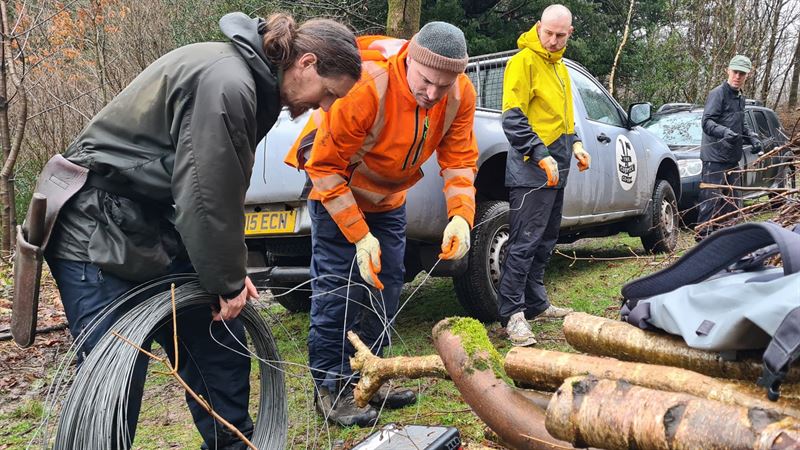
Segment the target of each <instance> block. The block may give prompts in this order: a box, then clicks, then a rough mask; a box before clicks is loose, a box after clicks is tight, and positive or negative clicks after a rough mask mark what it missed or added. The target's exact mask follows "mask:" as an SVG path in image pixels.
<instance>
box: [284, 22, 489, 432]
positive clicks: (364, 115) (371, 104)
mask: <svg viewBox="0 0 800 450" xmlns="http://www.w3.org/2000/svg"><path fill="white" fill-rule="evenodd" d="M358 41H359V47H360V48H361V54H362V58H363V59H364V63H363V69H362V77H361V80H360V82H359V83H357V84H356V86H355V87H354V88H353V89H352V90H351V91H350V93H349V94H348V95H347V96H345V97H343V98H341V99H340V100H339V101H337V102H336V103H335V104H334V106H333V107H332V108H331V109H330V110H329V111H328V112H327V113H322V112H319V111H317V112H315V113H314V114H313V116H312V121H311V122H310V124H309V126H307V127H306V130H304V132H303V133H301V136H300V138H299V139H298V143H297V144H296V147H299V148H301V149H302V147H303V146H304V145H308V144H309V143H310V142H311V139H312V137H313V147H312V149H311V152H310V156H309V157H308V161H307V162H305V170H306V172H307V173H308V176H309V178H310V179H311V182H312V184H313V189H312V191H311V193H310V195H309V200H308V210H309V214H310V216H311V220H312V227H311V233H312V261H311V276H312V285H311V286H312V291H313V296H312V303H311V325H310V329H309V336H308V352H309V365H310V367H311V371H312V375H313V377H314V381H315V384H316V388H317V395H316V406H317V410H318V411H319V412H320V413H322V414H323V415H324V416H325V417H326V418H327V419H328V420H331V421H332V422H335V423H338V424H340V425H343V426H349V425H353V424H356V425H360V426H370V425H372V424H374V423H375V421H376V419H377V411H376V410H375V409H374V408H373V407H372V406H370V405H368V406H367V407H365V408H358V407H357V406H356V405H354V404H353V393H352V383H353V382H354V381H356V380H354V377H353V375H352V370H351V368H350V364H349V357H350V356H352V355H353V353H354V351H353V348H352V346H351V345H350V343H349V342H347V340H346V339H345V338H344V337H345V332H346V331H349V330H353V331H355V332H356V333H357V334H358V335H359V336H360V338H361V339H362V340H363V341H364V342H365V343H366V344H367V345H368V346H370V347H371V348H372V350H373V352H375V353H376V354H380V353H381V351H382V349H383V348H384V346H386V345H388V344H389V343H390V342H391V341H390V335H391V326H392V323H393V321H394V316H395V314H396V313H397V309H398V303H399V298H400V290H401V289H402V286H403V281H404V276H405V267H404V265H403V257H404V254H405V243H406V241H405V231H406V213H405V198H406V191H407V190H408V189H409V188H410V187H411V186H413V185H414V184H415V183H416V182H417V181H419V180H420V179H421V178H422V176H423V174H422V171H421V169H420V167H421V166H422V164H423V163H424V162H425V161H426V160H427V159H428V158H429V157H430V156H431V155H432V154H433V153H434V151H435V152H436V158H437V160H438V162H439V166H440V168H441V171H440V175H441V176H442V178H444V195H445V198H446V202H447V215H448V217H449V218H450V223H449V224H448V225H447V227H446V228H445V230H444V236H443V239H442V255H441V258H443V259H458V258H461V257H463V256H464V255H465V254H466V253H467V250H468V249H469V239H470V228H471V227H472V223H473V219H474V215H475V188H474V187H473V183H474V179H475V173H476V171H477V166H476V164H477V159H478V146H477V141H476V140H475V136H474V134H473V130H472V125H473V118H474V113H475V89H474V88H473V86H472V83H471V82H470V81H469V78H468V77H467V76H466V75H465V74H464V70H465V68H466V66H467V46H466V41H465V39H464V34H463V33H462V32H461V30H459V29H458V28H456V27H455V26H453V25H451V24H448V23H444V22H431V23H428V24H427V25H425V26H424V27H422V29H420V31H419V32H418V33H417V34H416V35H415V36H414V37H413V38H412V40H411V41H403V40H399V39H392V38H386V37H382V36H365V37H361V38H359V39H358ZM314 128H316V131H315V134H314V133H312V132H311V131H313V129H314ZM299 153H300V154H302V153H303V152H302V150H301V151H300V152H299ZM295 155H296V154H294V152H290V155H289V156H288V157H287V162H289V161H290V160H292V159H293V158H294V156H295ZM301 159H302V158H301ZM296 162H298V163H300V164H302V162H301V161H296ZM355 266H357V267H358V270H353V269H354V267H355ZM359 283H360V286H359ZM364 283H367V284H369V285H372V286H374V287H375V288H377V290H371V289H367V288H366V285H365V284H364ZM370 294H372V295H370ZM372 400H373V401H372V403H373V404H374V405H376V406H379V407H384V406H385V407H401V406H405V405H407V404H410V403H413V402H414V401H416V396H415V394H414V393H413V392H411V391H410V390H407V389H406V390H393V391H390V390H389V389H382V390H381V391H379V392H378V394H376V396H375V397H373V399H372Z"/></svg>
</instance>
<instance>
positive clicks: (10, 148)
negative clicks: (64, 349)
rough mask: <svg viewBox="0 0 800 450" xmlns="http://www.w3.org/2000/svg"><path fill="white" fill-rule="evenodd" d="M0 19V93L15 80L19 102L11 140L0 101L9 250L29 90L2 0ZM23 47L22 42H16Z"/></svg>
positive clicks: (1, 195) (0, 179)
mask: <svg viewBox="0 0 800 450" xmlns="http://www.w3.org/2000/svg"><path fill="white" fill-rule="evenodd" d="M0 22H2V26H1V28H2V31H3V33H2V38H0V39H2V43H0V44H1V45H2V52H0V59H2V61H0V96H2V98H3V101H4V102H5V101H6V100H5V99H7V98H8V80H9V79H10V80H11V81H12V83H14V87H15V89H16V96H17V98H18V103H19V111H18V112H17V123H16V129H15V130H14V131H15V132H16V134H15V136H14V140H13V142H12V140H11V131H10V127H9V124H8V122H9V117H8V108H9V105H8V104H5V103H4V105H3V108H2V112H0V133H2V141H1V142H0V144H1V145H2V146H3V157H4V159H3V166H2V169H0V183H2V185H3V186H2V189H0V199H2V202H3V213H2V218H1V220H2V229H3V238H2V250H4V251H8V252H10V251H11V250H12V249H13V247H14V245H15V241H16V233H15V231H14V229H15V228H16V223H17V218H16V205H15V202H16V195H15V192H14V165H15V164H16V163H17V156H18V155H19V151H20V148H21V147H22V137H23V136H24V135H25V124H26V123H27V121H28V93H27V92H26V90H25V86H24V85H23V81H22V80H21V78H20V77H19V76H18V75H17V71H16V69H15V66H14V59H13V55H14V53H13V52H12V50H11V41H10V39H9V38H8V37H7V36H8V35H9V33H8V30H9V27H8V12H7V5H6V1H5V0H0ZM19 47H20V48H23V47H24V46H23V45H19ZM20 58H24V56H22V55H21V56H20Z"/></svg>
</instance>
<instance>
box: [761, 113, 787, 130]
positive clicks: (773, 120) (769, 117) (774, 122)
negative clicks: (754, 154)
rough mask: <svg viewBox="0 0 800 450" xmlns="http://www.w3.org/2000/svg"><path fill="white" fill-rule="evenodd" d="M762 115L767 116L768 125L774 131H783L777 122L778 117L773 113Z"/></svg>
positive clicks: (778, 121)
mask: <svg viewBox="0 0 800 450" xmlns="http://www.w3.org/2000/svg"><path fill="white" fill-rule="evenodd" d="M764 114H765V115H766V116H767V120H769V123H771V124H772V128H773V129H775V131H778V130H781V129H783V127H782V126H781V121H780V120H778V116H776V115H775V113H774V112H772V111H765V112H764Z"/></svg>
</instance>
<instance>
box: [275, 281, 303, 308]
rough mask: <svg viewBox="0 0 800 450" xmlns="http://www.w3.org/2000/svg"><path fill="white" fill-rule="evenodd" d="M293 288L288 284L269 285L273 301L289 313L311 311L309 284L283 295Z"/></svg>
mask: <svg viewBox="0 0 800 450" xmlns="http://www.w3.org/2000/svg"><path fill="white" fill-rule="evenodd" d="M295 286H296V285H295V284H290V283H270V291H271V292H272V295H273V298H274V299H275V301H276V302H278V303H280V305H281V306H283V307H284V308H286V309H287V310H288V311H289V312H290V313H300V312H309V311H311V284H310V283H307V284H305V285H303V286H301V287H300V288H298V289H295V290H294V291H292V292H289V293H288V294H284V293H285V292H288V291H289V289H291V288H293V287H295ZM281 294H284V295H281ZM276 296H277V297H276Z"/></svg>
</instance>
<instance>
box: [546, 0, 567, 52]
mask: <svg viewBox="0 0 800 450" xmlns="http://www.w3.org/2000/svg"><path fill="white" fill-rule="evenodd" d="M572 30H573V28H572V13H571V12H570V11H569V9H567V7H566V6H564V5H558V4H556V5H550V6H548V7H547V8H545V9H544V11H542V20H540V21H539V41H540V42H541V43H542V46H543V47H544V48H545V49H546V50H547V51H548V52H551V53H555V52H558V51H560V50H562V49H563V48H564V47H566V46H567V41H568V40H569V37H570V36H571V35H572Z"/></svg>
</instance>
